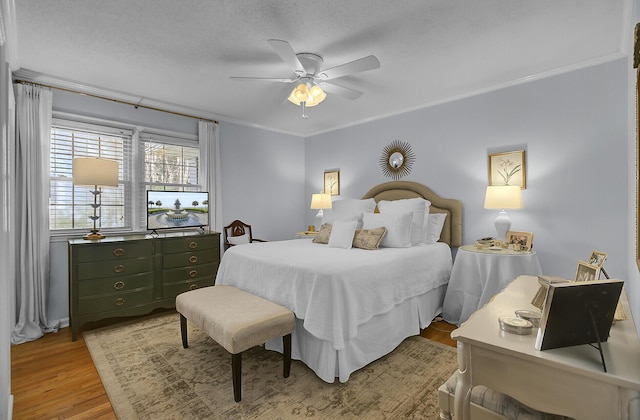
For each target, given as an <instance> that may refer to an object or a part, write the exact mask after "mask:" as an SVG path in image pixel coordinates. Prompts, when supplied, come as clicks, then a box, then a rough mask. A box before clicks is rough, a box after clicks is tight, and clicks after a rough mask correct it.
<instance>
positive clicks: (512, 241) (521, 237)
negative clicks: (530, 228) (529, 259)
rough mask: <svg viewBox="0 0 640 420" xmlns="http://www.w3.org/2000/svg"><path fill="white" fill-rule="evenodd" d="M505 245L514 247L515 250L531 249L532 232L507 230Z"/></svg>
mask: <svg viewBox="0 0 640 420" xmlns="http://www.w3.org/2000/svg"><path fill="white" fill-rule="evenodd" d="M505 245H507V248H511V249H516V250H517V251H531V248H533V233H531V232H517V231H515V230H510V231H509V232H507V238H506V239H505Z"/></svg>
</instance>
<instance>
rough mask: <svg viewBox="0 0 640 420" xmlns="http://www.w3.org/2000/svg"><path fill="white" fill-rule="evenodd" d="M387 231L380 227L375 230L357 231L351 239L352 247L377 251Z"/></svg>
mask: <svg viewBox="0 0 640 420" xmlns="http://www.w3.org/2000/svg"><path fill="white" fill-rule="evenodd" d="M386 233H387V229H386V228H383V227H380V228H376V229H357V230H356V235H355V236H354V237H353V247H354V248H360V249H378V247H379V246H380V243H381V242H382V239H383V238H384V235H385V234H386Z"/></svg>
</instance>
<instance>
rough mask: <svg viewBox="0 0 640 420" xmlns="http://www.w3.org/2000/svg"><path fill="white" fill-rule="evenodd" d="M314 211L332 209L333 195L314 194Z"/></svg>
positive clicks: (312, 206) (312, 199)
mask: <svg viewBox="0 0 640 420" xmlns="http://www.w3.org/2000/svg"><path fill="white" fill-rule="evenodd" d="M310 208H312V209H330V208H331V195H330V194H313V195H312V196H311V207H310Z"/></svg>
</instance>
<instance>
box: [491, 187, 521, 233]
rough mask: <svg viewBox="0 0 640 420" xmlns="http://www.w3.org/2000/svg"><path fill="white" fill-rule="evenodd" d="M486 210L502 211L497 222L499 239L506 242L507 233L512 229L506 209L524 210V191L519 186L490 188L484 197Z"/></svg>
mask: <svg viewBox="0 0 640 420" xmlns="http://www.w3.org/2000/svg"><path fill="white" fill-rule="evenodd" d="M484 208H485V209H500V212H499V213H498V217H496V220H495V226H496V231H497V232H498V239H499V240H501V241H504V240H506V238H507V232H508V231H509V228H511V219H509V216H507V212H506V209H521V208H522V189H521V188H520V187H519V186H517V185H504V186H488V187H487V193H486V195H485V197H484Z"/></svg>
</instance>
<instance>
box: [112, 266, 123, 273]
mask: <svg viewBox="0 0 640 420" xmlns="http://www.w3.org/2000/svg"><path fill="white" fill-rule="evenodd" d="M113 271H115V272H116V273H122V272H123V271H124V265H122V264H118V265H116V266H115V267H113Z"/></svg>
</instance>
